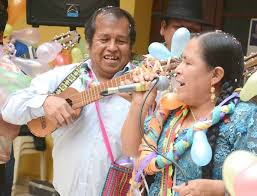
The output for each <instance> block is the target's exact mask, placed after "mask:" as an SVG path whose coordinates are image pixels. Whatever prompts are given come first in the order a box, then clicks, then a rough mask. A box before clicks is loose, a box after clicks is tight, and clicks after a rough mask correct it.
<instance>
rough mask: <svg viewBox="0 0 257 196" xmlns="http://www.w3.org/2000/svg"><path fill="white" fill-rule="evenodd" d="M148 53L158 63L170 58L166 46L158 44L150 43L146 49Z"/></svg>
mask: <svg viewBox="0 0 257 196" xmlns="http://www.w3.org/2000/svg"><path fill="white" fill-rule="evenodd" d="M148 52H149V54H150V55H151V56H153V57H154V58H156V59H158V60H160V61H164V60H167V59H169V58H170V57H171V54H170V51H169V50H168V49H167V48H166V46H164V45H163V44H161V43H159V42H153V43H151V44H150V46H149V47H148Z"/></svg>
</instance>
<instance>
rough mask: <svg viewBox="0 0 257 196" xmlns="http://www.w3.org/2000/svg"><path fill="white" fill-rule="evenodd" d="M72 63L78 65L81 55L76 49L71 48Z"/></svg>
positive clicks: (81, 58)
mask: <svg viewBox="0 0 257 196" xmlns="http://www.w3.org/2000/svg"><path fill="white" fill-rule="evenodd" d="M71 58H72V63H79V62H81V61H82V60H83V54H82V52H81V50H80V49H79V48H78V47H73V48H72V50H71Z"/></svg>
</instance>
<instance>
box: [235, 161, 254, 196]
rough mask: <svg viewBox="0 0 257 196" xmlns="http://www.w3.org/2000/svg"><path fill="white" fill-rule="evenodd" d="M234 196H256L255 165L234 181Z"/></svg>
mask: <svg viewBox="0 0 257 196" xmlns="http://www.w3.org/2000/svg"><path fill="white" fill-rule="evenodd" d="M234 190H235V194H236V196H246V195H247V196H257V163H256V162H255V163H254V164H252V165H251V166H250V167H249V168H247V169H245V170H244V171H242V172H241V173H240V174H239V175H238V176H237V177H236V179H235V184H234Z"/></svg>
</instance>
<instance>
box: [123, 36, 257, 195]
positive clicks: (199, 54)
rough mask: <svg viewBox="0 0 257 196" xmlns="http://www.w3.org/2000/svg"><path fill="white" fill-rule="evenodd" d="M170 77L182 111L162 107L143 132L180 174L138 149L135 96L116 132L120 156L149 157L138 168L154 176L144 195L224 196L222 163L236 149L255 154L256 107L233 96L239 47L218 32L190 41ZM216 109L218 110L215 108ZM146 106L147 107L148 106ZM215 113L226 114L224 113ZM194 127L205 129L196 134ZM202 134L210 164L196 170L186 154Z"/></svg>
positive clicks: (138, 97)
mask: <svg viewBox="0 0 257 196" xmlns="http://www.w3.org/2000/svg"><path fill="white" fill-rule="evenodd" d="M175 73H176V81H177V82H178V83H179V84H180V85H179V86H178V87H177V92H176V95H177V98H178V99H179V100H180V101H182V102H183V103H185V105H183V106H181V107H179V108H178V109H176V110H171V111H170V110H168V109H167V108H165V107H164V106H163V108H159V109H158V110H157V111H156V112H155V113H154V114H153V115H152V116H150V117H148V118H146V120H145V128H144V130H145V138H146V140H147V141H148V142H149V143H151V145H153V146H154V147H156V148H157V149H158V151H160V152H161V153H162V154H165V155H166V157H168V158H169V159H172V160H173V161H176V162H177V163H178V165H179V166H180V168H178V167H177V166H175V165H174V164H173V163H171V162H170V161H168V160H167V159H165V158H164V157H162V156H161V155H157V154H156V153H154V150H152V149H151V148H149V147H148V146H147V144H146V143H145V142H144V141H143V143H142V144H141V145H140V147H139V144H140V140H141V136H140V130H139V128H138V113H139V112H140V108H139V107H138V104H141V103H142V98H143V96H142V95H140V94H139V93H136V94H134V95H133V99H132V105H131V108H130V112H129V115H128V117H127V120H126V122H125V124H124V126H123V129H122V145H123V151H124V153H126V154H128V155H130V156H134V157H138V156H140V157H139V162H141V163H142V162H146V161H145V160H146V157H147V156H148V155H149V154H151V153H152V155H153V156H151V155H150V156H151V160H150V161H148V162H147V163H148V164H147V166H146V167H144V172H145V173H146V174H148V175H152V174H155V175H156V176H155V179H154V182H153V183H152V185H151V187H150V192H149V195H159V194H160V195H171V194H172V193H173V194H174V195H177V194H179V195H180V196H185V195H190V196H198V195H199V196H200V195H205V196H211V195H215V196H219V195H222V196H224V194H225V188H224V183H223V182H222V180H221V179H222V165H223V162H224V160H225V158H226V157H227V156H228V155H229V154H230V153H231V152H232V151H234V150H238V149H244V150H248V151H252V152H255V153H256V152H257V106H256V105H254V104H252V103H246V102H239V100H238V97H237V96H236V94H235V93H234V94H233V92H234V91H235V90H236V89H237V88H238V87H240V85H241V84H242V83H241V82H242V74H243V52H242V47H241V45H240V43H239V42H238V41H237V40H236V39H235V38H234V37H232V36H230V35H228V34H226V33H223V32H209V33H204V34H201V35H199V36H197V37H194V38H193V39H191V40H190V42H189V44H188V45H187V47H186V48H185V50H184V53H183V56H182V62H181V63H180V64H179V65H178V66H177V68H176V69H175ZM136 80H138V78H137V79H136ZM232 94H233V96H232V97H231V96H230V95H232ZM229 96H230V97H229ZM226 98H227V100H226V101H225V102H223V100H225V99H226ZM152 100H153V99H152ZM219 104H221V105H222V107H216V106H218V105H219ZM146 105H150V104H149V101H148V103H147V104H146ZM223 106H224V107H223ZM221 108H223V109H224V108H226V109H228V110H226V111H225V110H224V111H225V112H224V111H223V109H221ZM220 109H221V110H220ZM145 111H146V109H145V110H144V112H143V115H145V113H146V112H145ZM217 116H218V117H217ZM199 122H204V123H206V124H205V125H206V126H207V125H208V126H207V127H206V126H205V127H203V128H201V127H200V126H198V125H199ZM210 122H211V123H210ZM204 129H207V137H208V141H209V143H210V145H211V150H212V156H211V157H212V158H211V161H210V162H209V164H208V165H205V164H203V165H205V166H203V167H201V166H198V165H196V164H195V163H194V162H193V160H192V158H191V153H190V150H191V146H192V142H193V137H194V134H195V133H196V132H197V131H204ZM174 133H175V134H174ZM138 149H139V150H138ZM196 161H197V160H196ZM183 173H185V175H186V177H185V176H184V174H183ZM133 180H135V179H133ZM187 180H188V184H187V183H185V182H187ZM132 187H134V186H132Z"/></svg>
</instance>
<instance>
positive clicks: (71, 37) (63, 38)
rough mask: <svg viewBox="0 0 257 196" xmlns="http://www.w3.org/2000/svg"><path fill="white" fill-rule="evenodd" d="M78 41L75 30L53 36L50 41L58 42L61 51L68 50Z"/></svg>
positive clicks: (78, 36) (77, 34) (78, 37)
mask: <svg viewBox="0 0 257 196" xmlns="http://www.w3.org/2000/svg"><path fill="white" fill-rule="evenodd" d="M79 40H80V35H79V33H78V32H77V31H76V30H73V31H68V32H67V33H62V34H60V35H56V36H54V39H53V40H52V41H56V42H59V43H60V44H61V45H62V48H63V49H69V48H72V47H74V46H75V45H76V44H77V43H78V42H79Z"/></svg>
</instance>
